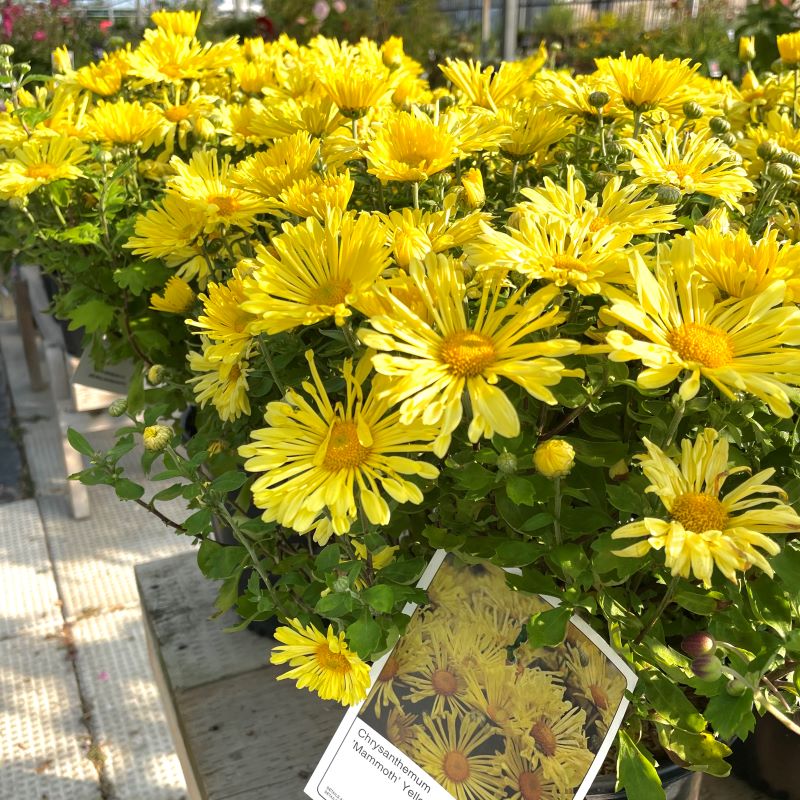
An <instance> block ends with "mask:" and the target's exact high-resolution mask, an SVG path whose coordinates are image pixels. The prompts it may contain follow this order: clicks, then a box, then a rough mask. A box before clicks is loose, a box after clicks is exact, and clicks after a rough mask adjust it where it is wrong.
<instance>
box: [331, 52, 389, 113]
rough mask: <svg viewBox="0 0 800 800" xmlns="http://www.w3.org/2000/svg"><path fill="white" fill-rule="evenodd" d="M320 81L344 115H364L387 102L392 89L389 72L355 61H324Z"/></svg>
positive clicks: (382, 68)
mask: <svg viewBox="0 0 800 800" xmlns="http://www.w3.org/2000/svg"><path fill="white" fill-rule="evenodd" d="M318 80H319V84H320V86H321V87H322V88H323V90H324V91H325V93H326V94H327V95H328V97H330V99H331V100H332V101H333V102H334V103H335V104H336V105H337V107H338V108H339V111H341V112H342V114H344V116H346V117H349V118H351V119H357V118H359V117H363V116H364V114H366V113H367V111H369V109H370V108H373V107H374V106H377V105H379V104H381V103H383V102H388V101H389V98H390V97H391V93H392V91H393V90H394V81H393V80H392V79H391V77H390V74H389V71H388V70H387V69H386V68H385V67H383V66H382V65H381V67H380V68H379V67H377V65H375V66H372V67H370V66H367V65H364V64H358V63H347V62H344V63H337V64H326V65H324V67H323V71H322V72H321V73H320V75H319V76H318Z"/></svg>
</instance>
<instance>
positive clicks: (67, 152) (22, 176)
mask: <svg viewBox="0 0 800 800" xmlns="http://www.w3.org/2000/svg"><path fill="white" fill-rule="evenodd" d="M88 154H89V148H88V147H86V145H84V144H83V143H81V142H79V141H78V140H77V139H72V138H70V137H67V136H48V137H42V138H39V137H34V138H31V139H29V140H28V141H27V142H25V144H23V145H22V146H21V147H19V148H17V149H16V150H15V151H14V155H13V157H11V158H6V159H5V160H3V161H2V163H0V197H2V198H3V199H4V200H7V199H8V198H10V197H25V196H27V195H29V194H30V193H31V192H33V191H35V190H36V189H38V188H39V187H40V186H45V185H46V184H48V183H52V182H53V181H60V180H70V181H74V180H76V179H77V178H80V177H81V175H82V174H83V173H82V171H81V168H80V166H78V165H79V164H81V163H82V162H83V161H85V160H86V159H87V157H88Z"/></svg>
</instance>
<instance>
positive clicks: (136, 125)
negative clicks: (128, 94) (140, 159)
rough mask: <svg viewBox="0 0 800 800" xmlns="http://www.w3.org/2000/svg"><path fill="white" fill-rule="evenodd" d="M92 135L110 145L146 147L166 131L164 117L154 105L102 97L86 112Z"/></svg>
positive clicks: (87, 127)
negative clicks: (146, 105) (107, 99)
mask: <svg viewBox="0 0 800 800" xmlns="http://www.w3.org/2000/svg"><path fill="white" fill-rule="evenodd" d="M86 130H87V132H88V134H89V137H90V138H92V139H94V140H95V141H100V142H103V143H105V144H109V145H115V144H117V145H138V146H139V147H140V148H141V149H142V150H147V149H148V148H149V147H150V146H151V145H152V144H153V143H154V142H156V141H159V140H160V138H161V135H162V133H163V131H164V117H163V115H162V114H161V112H159V111H157V110H156V109H154V108H146V107H144V106H142V105H141V103H139V102H138V100H137V101H134V102H132V103H131V102H128V101H127V100H115V101H114V102H113V103H109V102H106V101H105V100H100V101H99V102H98V104H97V105H96V106H95V107H94V108H93V109H92V110H91V111H90V112H89V113H88V114H87V115H86Z"/></svg>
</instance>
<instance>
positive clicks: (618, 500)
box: [606, 483, 644, 516]
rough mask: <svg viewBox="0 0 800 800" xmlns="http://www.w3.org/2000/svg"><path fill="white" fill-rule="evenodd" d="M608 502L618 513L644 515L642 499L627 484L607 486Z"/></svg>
mask: <svg viewBox="0 0 800 800" xmlns="http://www.w3.org/2000/svg"><path fill="white" fill-rule="evenodd" d="M606 493H607V495H608V502H609V503H611V505H612V506H614V508H616V509H617V510H618V511H623V512H625V513H626V514H635V515H636V516H642V515H643V513H644V498H643V497H642V495H641V494H639V492H637V491H636V490H635V489H634V488H633V487H632V486H630V485H628V484H627V483H621V484H619V485H614V484H608V485H607V486H606Z"/></svg>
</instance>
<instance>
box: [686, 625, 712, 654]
mask: <svg viewBox="0 0 800 800" xmlns="http://www.w3.org/2000/svg"><path fill="white" fill-rule="evenodd" d="M716 648H717V643H716V642H715V641H714V637H713V636H712V635H711V634H710V633H706V632H705V631H695V633H692V634H690V635H689V636H687V637H686V638H685V639H684V640H683V641H682V642H681V650H683V652H684V653H686V655H687V656H691V657H692V658H697V657H698V656H704V655H706V654H708V653H713V652H714V651H715V650H716Z"/></svg>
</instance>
